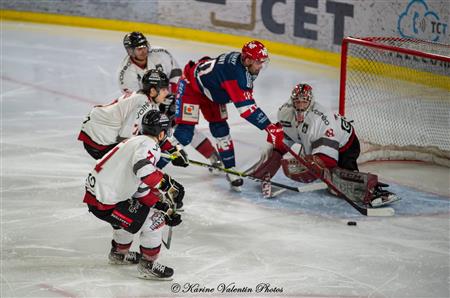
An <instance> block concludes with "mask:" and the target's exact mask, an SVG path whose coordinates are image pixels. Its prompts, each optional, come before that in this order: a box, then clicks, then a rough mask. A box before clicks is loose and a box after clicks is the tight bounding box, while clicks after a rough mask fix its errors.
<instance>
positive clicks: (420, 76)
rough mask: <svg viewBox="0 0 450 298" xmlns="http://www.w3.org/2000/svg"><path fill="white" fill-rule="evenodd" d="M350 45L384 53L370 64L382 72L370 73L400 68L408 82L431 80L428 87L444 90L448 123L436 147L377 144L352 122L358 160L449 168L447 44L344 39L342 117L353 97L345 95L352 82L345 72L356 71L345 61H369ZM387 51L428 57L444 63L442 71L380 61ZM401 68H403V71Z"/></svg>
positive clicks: (449, 51)
mask: <svg viewBox="0 0 450 298" xmlns="http://www.w3.org/2000/svg"><path fill="white" fill-rule="evenodd" d="M353 45H355V46H353ZM352 46H353V47H357V46H358V47H365V48H367V49H368V50H370V51H379V52H380V53H381V52H383V53H384V56H382V55H381V54H380V56H379V57H381V58H380V59H381V60H374V61H373V62H374V63H373V64H378V65H381V69H382V70H383V71H378V72H377V70H376V69H375V68H374V69H371V70H370V72H371V75H372V76H389V68H392V69H393V68H395V69H397V70H399V69H400V71H401V72H403V73H407V74H408V76H409V77H408V78H407V79H406V80H407V81H409V82H408V83H413V84H424V82H423V81H426V80H428V81H427V82H425V85H428V84H430V82H431V84H432V86H429V87H431V88H436V89H439V90H444V91H443V94H444V97H445V100H444V101H443V104H444V107H445V108H446V109H447V111H448V112H447V114H446V115H444V117H445V121H446V123H447V132H445V131H444V132H443V136H444V137H443V139H444V142H445V144H444V145H442V144H440V145H439V146H434V145H433V144H431V145H429V146H428V145H427V146H420V145H419V146H418V145H415V144H414V142H413V143H412V144H408V145H405V144H402V145H398V144H395V143H392V144H381V143H377V142H376V141H373V140H371V139H370V137H366V136H365V135H362V136H361V135H360V134H359V133H358V127H357V125H358V123H355V127H356V133H357V135H358V137H359V138H360V141H361V145H362V154H361V158H360V162H366V161H370V160H422V161H427V162H432V163H436V164H440V165H444V166H447V167H450V128H449V127H450V120H449V118H450V75H449V73H448V69H450V67H449V66H450V45H447V44H441V43H434V42H429V41H424V40H419V39H407V38H397V37H364V38H355V37H346V38H344V39H343V42H342V48H341V70H340V75H341V78H340V94H339V113H340V114H341V115H343V116H346V114H347V111H348V110H349V107H347V105H348V102H347V101H348V100H353V98H349V97H352V96H353V97H354V95H353V94H349V95H348V94H347V91H348V90H347V88H349V87H348V84H352V82H348V81H349V80H348V75H349V73H351V72H355V70H354V69H352V68H354V67H355V65H357V64H356V63H351V65H350V69H349V61H348V60H349V59H356V60H358V59H360V60H366V61H370V59H368V58H367V57H366V58H364V57H363V58H358V57H356V56H355V57H353V56H351V55H353V54H354V53H353V52H350V53H349V48H350V47H352ZM387 53H389V54H390V55H391V56H392V55H393V53H397V54H404V55H409V56H410V57H415V59H429V61H438V63H444V68H443V69H444V70H443V73H438V74H434V73H427V72H426V71H423V70H422V69H415V67H414V65H407V64H405V65H397V64H395V63H391V62H390V61H388V60H389V59H385V61H383V59H384V58H386V57H388V56H389V55H388V54H387ZM349 55H350V56H349ZM383 57H384V58H383ZM416 57H418V58H416ZM375 66H376V65H375ZM356 67H357V66H356ZM446 67H447V68H446ZM402 68H404V69H403V70H402ZM358 71H360V72H361V73H363V72H364V71H367V70H363V69H359V70H356V72H358ZM436 76H437V77H438V78H439V79H438V80H431V79H430V77H436ZM385 79H386V78H385ZM387 79H389V78H387ZM396 79H397V78H396ZM445 90H446V91H445ZM445 92H447V93H445ZM424 101H425V100H424ZM431 104H432V103H431ZM367 109H370V107H368V108H367ZM350 120H352V119H350ZM440 129H441V128H440ZM444 129H445V128H444ZM441 130H442V129H441ZM445 139H447V140H445Z"/></svg>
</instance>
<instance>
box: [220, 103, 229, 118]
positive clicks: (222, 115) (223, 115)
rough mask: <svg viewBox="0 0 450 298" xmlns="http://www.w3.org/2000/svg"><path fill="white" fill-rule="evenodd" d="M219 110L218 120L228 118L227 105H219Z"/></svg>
mask: <svg viewBox="0 0 450 298" xmlns="http://www.w3.org/2000/svg"><path fill="white" fill-rule="evenodd" d="M219 110H220V118H222V119H227V118H228V111H227V105H219Z"/></svg>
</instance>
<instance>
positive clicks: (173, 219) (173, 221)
mask: <svg viewBox="0 0 450 298" xmlns="http://www.w3.org/2000/svg"><path fill="white" fill-rule="evenodd" d="M164 218H165V220H166V225H168V226H169V227H175V226H178V225H179V224H180V223H181V222H182V220H181V215H180V214H178V213H173V214H172V215H170V216H169V215H166V216H164Z"/></svg>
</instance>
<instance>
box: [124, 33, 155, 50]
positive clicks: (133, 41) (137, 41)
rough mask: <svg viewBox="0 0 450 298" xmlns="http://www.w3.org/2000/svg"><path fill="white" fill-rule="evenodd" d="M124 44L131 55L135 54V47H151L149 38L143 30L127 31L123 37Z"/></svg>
mask: <svg viewBox="0 0 450 298" xmlns="http://www.w3.org/2000/svg"><path fill="white" fill-rule="evenodd" d="M123 46H124V47H125V50H127V53H128V54H129V55H132V54H133V50H134V49H135V48H140V47H147V48H149V47H150V45H149V43H148V41H147V38H145V36H144V34H142V33H141V32H131V33H127V34H126V35H125V37H124V38H123Z"/></svg>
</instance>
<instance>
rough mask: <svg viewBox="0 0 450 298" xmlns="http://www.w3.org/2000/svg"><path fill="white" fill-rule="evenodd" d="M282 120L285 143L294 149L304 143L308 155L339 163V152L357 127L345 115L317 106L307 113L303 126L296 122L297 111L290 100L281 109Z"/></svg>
mask: <svg viewBox="0 0 450 298" xmlns="http://www.w3.org/2000/svg"><path fill="white" fill-rule="evenodd" d="M278 121H279V122H280V123H281V125H282V126H283V131H284V133H285V136H287V138H285V140H287V142H286V143H287V144H288V145H289V146H292V145H293V144H294V143H298V144H302V146H303V148H304V150H305V154H307V155H310V154H318V153H320V154H324V155H327V156H329V157H331V158H333V159H334V160H336V161H338V158H339V149H340V148H342V147H344V146H345V145H346V144H347V142H348V141H349V140H350V137H351V135H352V134H353V127H352V126H351V125H350V123H349V122H348V121H346V120H345V118H343V117H342V116H340V115H338V114H335V113H333V112H331V111H330V110H327V109H326V108H325V107H323V106H322V105H320V104H319V103H317V102H315V103H313V106H312V107H311V109H309V110H308V111H307V112H306V115H305V120H304V121H303V123H300V124H299V123H298V122H297V120H296V115H295V109H294V107H293V105H292V103H291V102H290V101H289V102H287V103H285V104H284V105H282V106H281V107H280V109H279V110H278Z"/></svg>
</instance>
